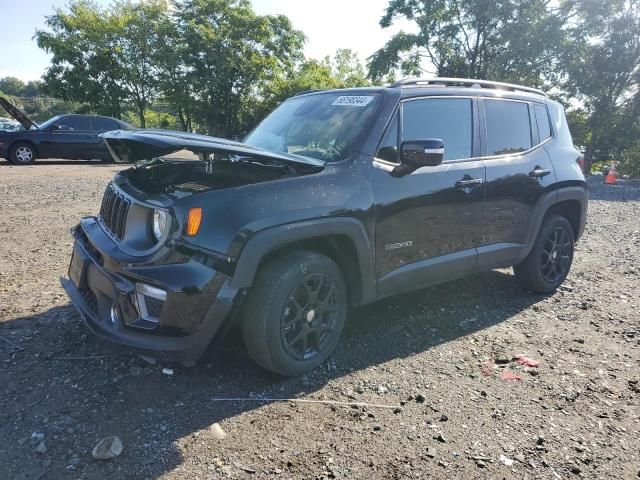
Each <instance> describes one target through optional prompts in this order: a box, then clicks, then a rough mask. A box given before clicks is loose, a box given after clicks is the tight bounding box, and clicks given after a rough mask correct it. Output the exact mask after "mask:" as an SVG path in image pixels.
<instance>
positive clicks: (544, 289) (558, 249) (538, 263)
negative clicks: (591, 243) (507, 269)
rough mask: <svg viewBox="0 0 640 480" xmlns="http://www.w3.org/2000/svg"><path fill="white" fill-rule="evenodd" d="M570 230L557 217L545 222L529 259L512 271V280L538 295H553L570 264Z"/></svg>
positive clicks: (567, 222) (563, 219)
mask: <svg viewBox="0 0 640 480" xmlns="http://www.w3.org/2000/svg"><path fill="white" fill-rule="evenodd" d="M573 248H574V238H573V228H572V227H571V224H570V223H569V221H568V220H567V219H566V218H564V217H563V216H560V215H553V216H550V217H549V218H547V219H546V220H545V221H544V223H543V224H542V227H541V228H540V231H539V233H538V237H537V238H536V242H535V243H534V245H533V248H532V250H531V252H530V253H529V256H528V257H527V258H525V259H524V261H523V262H522V263H520V264H518V265H516V266H515V267H513V271H514V272H515V274H516V279H517V280H518V282H519V283H520V285H522V286H523V287H524V288H526V289H528V290H532V291H534V292H538V293H551V292H554V291H555V290H556V289H557V288H558V287H559V286H560V285H562V282H564V281H565V279H566V278H567V275H568V274H569V270H570V269H571V264H572V263H573Z"/></svg>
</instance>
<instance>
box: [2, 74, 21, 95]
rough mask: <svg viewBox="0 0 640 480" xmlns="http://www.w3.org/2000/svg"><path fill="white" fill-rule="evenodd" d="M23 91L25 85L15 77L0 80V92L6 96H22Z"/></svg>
mask: <svg viewBox="0 0 640 480" xmlns="http://www.w3.org/2000/svg"><path fill="white" fill-rule="evenodd" d="M24 89H25V84H24V82H23V81H22V80H20V79H19V78H16V77H4V78H0V92H3V93H4V94H6V95H15V96H22V93H23V92H24Z"/></svg>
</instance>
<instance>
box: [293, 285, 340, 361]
mask: <svg viewBox="0 0 640 480" xmlns="http://www.w3.org/2000/svg"><path fill="white" fill-rule="evenodd" d="M337 288H338V287H337V286H336V284H335V283H334V282H333V281H332V280H331V279H330V278H329V277H328V276H327V275H324V274H322V273H313V274H311V275H309V276H307V277H305V278H304V279H302V281H301V282H299V283H298V284H297V285H296V286H295V287H294V288H293V290H292V292H291V294H290V295H289V300H288V301H287V303H286V305H285V308H284V310H283V312H282V320H281V335H282V343H283V345H284V348H285V350H286V351H287V353H288V354H289V355H291V356H292V357H293V358H295V359H297V360H308V359H310V358H313V357H314V356H316V355H318V354H319V353H320V352H322V351H323V348H324V346H325V345H326V343H327V342H328V341H329V339H330V335H331V333H333V331H334V330H335V328H336V325H337V323H338V318H337V317H338V295H337Z"/></svg>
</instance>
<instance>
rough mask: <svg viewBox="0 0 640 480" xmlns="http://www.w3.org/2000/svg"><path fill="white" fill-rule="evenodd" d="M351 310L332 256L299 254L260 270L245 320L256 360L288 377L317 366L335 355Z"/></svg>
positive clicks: (249, 348) (245, 333)
mask: <svg viewBox="0 0 640 480" xmlns="http://www.w3.org/2000/svg"><path fill="white" fill-rule="evenodd" d="M346 314H347V289H346V286H345V282H344V279H343V276H342V273H341V272H340V269H339V268H338V266H337V265H336V264H335V262H334V261H333V260H331V259H330V258H328V257H325V256H324V255H320V254H318V253H314V252H305V251H300V252H294V253H291V254H288V255H285V256H282V257H279V258H276V259H274V260H272V261H271V262H269V263H268V264H267V265H266V266H265V267H264V268H262V269H261V270H260V272H259V273H258V275H257V276H256V281H255V282H254V285H253V287H252V290H251V292H250V295H249V299H248V303H247V305H246V307H245V310H244V314H243V320H242V336H243V339H244V343H245V346H246V348H247V351H248V353H249V355H250V356H251V358H253V360H255V361H256V363H258V364H259V365H260V366H262V367H263V368H266V369H267V370H271V371H272V372H275V373H278V374H280V375H285V376H295V375H300V374H302V373H305V372H308V371H309V370H313V369H314V368H316V367H318V366H319V365H320V364H322V363H323V362H324V361H325V360H326V359H327V358H328V357H329V355H331V352H332V351H333V349H334V348H335V346H336V344H337V343H338V339H339V338H340V334H341V333H342V329H343V327H344V321H345V318H346Z"/></svg>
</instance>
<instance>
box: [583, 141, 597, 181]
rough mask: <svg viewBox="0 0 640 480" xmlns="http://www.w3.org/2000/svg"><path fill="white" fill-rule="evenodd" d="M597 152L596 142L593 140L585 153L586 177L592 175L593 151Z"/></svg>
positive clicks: (584, 168)
mask: <svg viewBox="0 0 640 480" xmlns="http://www.w3.org/2000/svg"><path fill="white" fill-rule="evenodd" d="M594 150H595V142H594V141H593V140H591V141H590V142H589V145H587V150H586V151H585V152H584V167H583V171H584V174H585V175H589V174H590V173H591V165H593V151H594Z"/></svg>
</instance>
